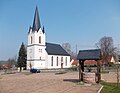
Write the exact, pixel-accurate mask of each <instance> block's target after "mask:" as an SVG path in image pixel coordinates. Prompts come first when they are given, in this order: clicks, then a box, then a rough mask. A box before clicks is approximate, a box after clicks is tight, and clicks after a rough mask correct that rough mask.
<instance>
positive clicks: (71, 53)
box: [62, 43, 76, 59]
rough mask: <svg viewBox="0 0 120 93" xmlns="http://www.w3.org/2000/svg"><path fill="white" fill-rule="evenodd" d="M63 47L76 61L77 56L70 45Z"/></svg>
mask: <svg viewBox="0 0 120 93" xmlns="http://www.w3.org/2000/svg"><path fill="white" fill-rule="evenodd" d="M62 47H63V48H64V49H65V50H66V52H67V53H68V54H70V55H71V57H72V58H74V59H76V54H75V53H74V52H73V51H72V50H71V45H70V43H63V44H62Z"/></svg>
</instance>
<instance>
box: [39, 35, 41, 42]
mask: <svg viewBox="0 0 120 93" xmlns="http://www.w3.org/2000/svg"><path fill="white" fill-rule="evenodd" d="M39 43H40V44H41V36H39Z"/></svg>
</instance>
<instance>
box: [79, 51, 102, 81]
mask: <svg viewBox="0 0 120 93" xmlns="http://www.w3.org/2000/svg"><path fill="white" fill-rule="evenodd" d="M77 59H78V60H79V81H83V72H84V61H85V60H95V61H96V62H97V73H96V77H97V80H96V82H97V83H99V82H100V79H101V74H100V61H99V60H100V59H101V50H100V49H92V50H80V51H79V53H78V55H77Z"/></svg>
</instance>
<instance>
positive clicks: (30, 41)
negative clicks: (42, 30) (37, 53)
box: [30, 36, 32, 44]
mask: <svg viewBox="0 0 120 93" xmlns="http://www.w3.org/2000/svg"><path fill="white" fill-rule="evenodd" d="M30 43H31V44H32V36H31V40H30Z"/></svg>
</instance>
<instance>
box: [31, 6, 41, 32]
mask: <svg viewBox="0 0 120 93" xmlns="http://www.w3.org/2000/svg"><path fill="white" fill-rule="evenodd" d="M39 28H41V25H40V19H39V13H38V7H37V5H36V10H35V15H34V21H33V28H32V30H33V31H38V30H39Z"/></svg>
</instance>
